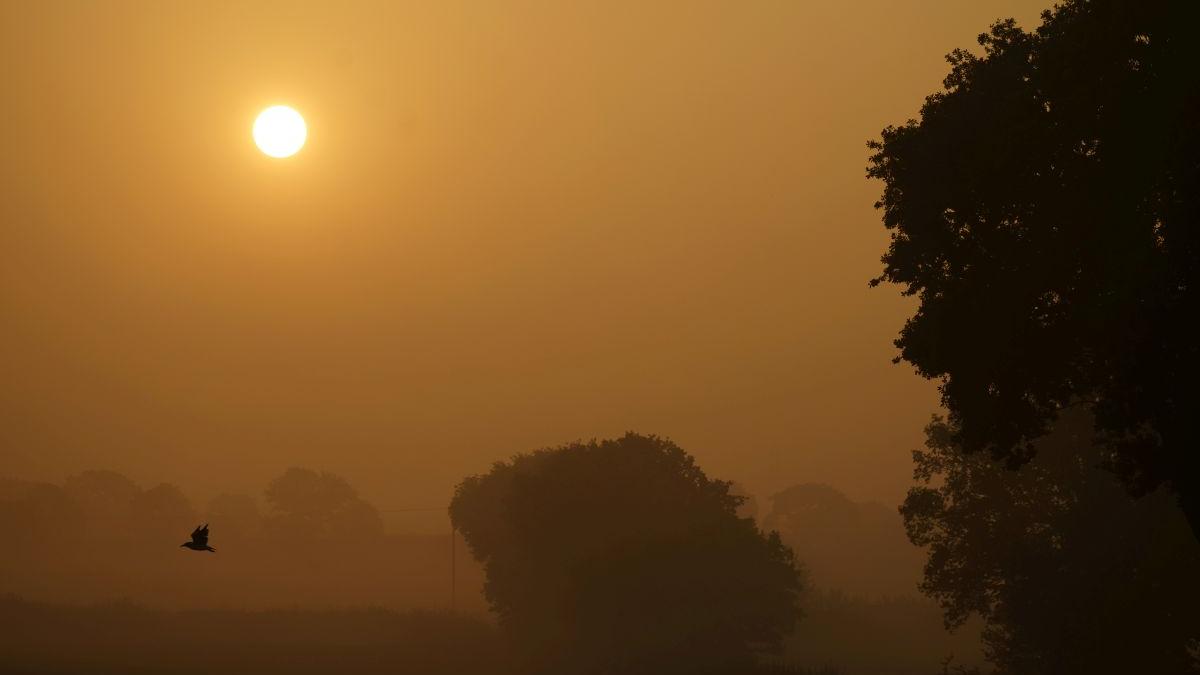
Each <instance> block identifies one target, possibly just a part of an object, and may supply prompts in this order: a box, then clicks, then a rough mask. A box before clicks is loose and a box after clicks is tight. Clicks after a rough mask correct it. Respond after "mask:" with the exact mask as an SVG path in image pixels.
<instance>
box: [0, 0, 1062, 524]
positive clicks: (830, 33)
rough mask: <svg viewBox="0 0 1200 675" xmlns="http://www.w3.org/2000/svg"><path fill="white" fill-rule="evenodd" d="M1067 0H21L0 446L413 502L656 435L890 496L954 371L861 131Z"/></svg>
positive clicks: (3, 269)
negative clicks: (892, 257) (271, 148)
mask: <svg viewBox="0 0 1200 675" xmlns="http://www.w3.org/2000/svg"><path fill="white" fill-rule="evenodd" d="M1047 4H1048V2H1047V1H1046V0H1041V1H1038V2H1034V1H1026V0H1021V1H1019V2H1011V1H1010V2H997V1H975V0H972V1H965V0H944V1H943V0H938V1H933V0H929V1H923V0H910V1H909V2H899V1H895V0H892V1H884V0H868V1H860V2H821V3H816V2H804V1H800V0H794V1H792V2H765V1H763V2H746V1H740V0H739V1H733V0H731V1H728V2H679V3H666V2H663V3H645V2H628V3H626V2H616V3H614V2H550V1H547V2H537V3H526V2H471V3H465V4H455V3H450V2H441V1H439V2H432V1H430V2H424V3H415V4H411V5H409V4H403V3H398V2H380V3H353V2H336V3H333V2H331V3H327V4H326V3H298V2H294V1H289V2H278V3H266V2H257V3H203V4H200V3H183V2H158V1H154V2H144V3H133V2H90V3H84V2H69V3H52V2H36V3H35V2H20V3H18V2H9V3H3V4H2V5H0V64H2V65H0V69H2V71H0V72H2V73H3V77H2V78H0V85H2V87H3V91H2V93H0V148H2V152H0V177H2V180H3V183H2V185H3V187H2V188H0V189H2V194H0V217H2V220H0V383H2V384H0V474H8V475H13V476H17V477H30V478H38V479H44V480H53V481H61V480H62V478H63V477H65V476H66V475H67V474H69V473H74V472H77V471H79V470H81V469H85V468H112V469H116V470H118V471H121V472H123V473H126V474H128V475H129V476H130V477H132V478H134V479H135V480H138V481H140V482H143V483H154V482H158V481H163V480H165V481H169V482H174V483H176V484H179V485H180V486H182V487H183V488H184V490H185V491H187V492H188V493H189V494H190V495H191V496H192V497H193V498H195V499H196V500H197V501H198V502H199V504H200V505H201V506H202V505H203V503H204V501H205V500H206V499H207V498H209V497H211V496H212V495H213V494H215V493H216V492H218V491H221V490H226V489H229V490H237V491H246V492H259V491H260V490H261V488H262V487H263V485H264V484H265V483H266V482H267V480H269V479H270V478H271V477H272V476H274V475H276V474H278V473H280V472H281V471H282V470H283V469H284V468H286V467H288V466H290V465H304V466H309V467H312V468H317V469H326V470H330V471H334V472H337V473H340V474H343V475H344V476H346V477H347V478H348V479H349V480H350V481H351V482H352V483H354V484H355V485H357V486H358V487H359V488H360V489H361V490H362V492H363V493H364V494H365V496H366V497H367V498H368V499H370V500H372V501H373V502H375V503H376V504H377V505H378V506H379V507H380V508H383V509H400V508H405V507H413V506H440V505H443V504H445V503H446V501H447V499H448V497H449V495H450V491H451V489H452V488H453V485H454V484H455V483H456V482H457V481H458V480H459V479H460V478H461V477H462V476H464V475H466V474H469V473H476V472H481V471H484V470H486V469H487V468H488V466H489V464H490V462H492V461H493V460H495V459H499V458H504V457H507V456H508V455H511V454H512V453H514V452H517V451H522V450H528V449H532V448H535V447H540V446H545V445H556V444H559V443H563V442H567V441H571V440H574V439H579V438H590V437H593V436H598V437H610V436H614V435H618V434H620V433H622V432H624V431H626V430H636V431H641V432H646V433H657V434H660V435H664V436H669V437H671V438H672V439H674V440H675V441H677V442H678V443H679V444H680V445H682V446H683V447H684V448H686V449H687V450H689V451H691V452H692V453H693V454H695V455H696V456H697V457H698V458H699V460H700V462H701V464H702V466H703V467H704V468H705V469H707V470H708V471H709V473H710V474H712V475H715V476H718V477H721V478H730V479H737V480H740V481H742V482H743V483H745V484H746V485H747V486H748V487H749V489H750V490H751V491H753V492H756V493H758V494H759V495H762V496H766V495H767V494H769V493H771V492H774V491H776V490H778V489H781V488H783V487H786V486H787V485H790V484H793V483H797V482H807V481H825V482H829V483H832V484H834V485H836V486H838V487H839V488H841V489H843V490H844V491H845V492H847V493H848V494H849V495H851V496H852V497H854V498H858V499H867V498H870V499H879V500H883V501H886V502H889V503H895V502H896V501H898V499H899V498H900V496H901V495H902V494H903V491H904V490H905V489H906V486H907V485H908V484H909V482H910V481H909V472H910V469H909V450H910V449H911V448H913V447H915V446H917V445H918V444H919V443H920V440H921V438H922V434H921V429H922V427H923V425H924V424H925V423H926V421H927V420H928V417H929V415H930V414H931V413H932V412H933V411H934V410H935V408H936V404H937V399H936V391H935V388H934V386H933V385H932V384H930V383H928V382H925V381H923V380H921V379H920V378H918V377H917V376H916V375H914V374H913V373H912V371H911V369H910V368H909V367H907V366H904V365H899V366H897V365H892V363H891V357H892V356H893V355H894V353H895V349H894V348H893V347H892V344H891V340H892V339H893V337H894V335H895V333H896V331H897V330H898V328H899V327H900V326H901V324H902V322H903V319H904V317H905V316H906V315H907V314H908V313H909V312H910V310H911V308H912V304H911V303H910V302H908V301H906V300H904V299H903V298H900V297H899V295H898V292H897V289H896V288H894V287H891V288H879V289H873V290H872V289H869V288H868V287H867V281H868V279H870V278H871V277H872V276H875V275H876V274H877V273H878V271H879V269H880V263H879V256H880V255H881V254H882V253H883V250H884V247H885V246H886V242H887V233H886V231H885V230H884V229H883V227H882V226H881V225H880V221H879V215H878V214H877V212H875V211H874V210H873V209H872V203H873V202H874V201H875V199H876V198H877V197H878V194H879V191H880V186H879V185H878V184H874V183H871V182H869V181H867V180H866V179H865V178H864V167H865V165H866V161H867V155H868V152H867V149H866V148H865V143H866V141H867V140H868V139H871V138H874V137H876V136H877V135H878V132H879V130H880V129H881V128H882V127H883V126H884V125H886V124H889V123H899V122H902V121H904V120H905V119H906V118H908V117H911V116H913V115H915V114H916V111H917V109H918V107H919V105H920V103H921V100H922V98H923V97H924V96H925V95H926V94H929V93H931V92H932V91H934V90H935V89H936V88H937V87H938V86H939V83H940V81H941V79H942V77H943V76H944V75H945V73H946V71H947V66H946V64H945V62H944V60H943V56H944V54H945V53H946V52H948V51H949V50H951V49H953V48H955V47H959V46H964V47H973V46H975V43H974V37H975V35H976V34H977V33H979V32H981V31H983V30H985V29H986V28H987V26H988V24H989V23H990V22H992V21H993V20H995V19H997V18H1001V17H1008V16H1015V17H1016V18H1017V19H1018V21H1019V22H1020V23H1021V24H1022V25H1024V26H1032V25H1033V24H1035V23H1036V19H1037V15H1038V12H1039V11H1040V9H1042V8H1043V7H1045V6H1046V5H1047ZM275 103H285V104H288V105H292V106H294V107H296V108H297V109H298V110H300V112H301V113H302V114H303V115H304V116H305V117H306V119H307V121H308V124H309V141H308V145H307V146H306V147H305V148H304V150H303V151H302V152H301V153H300V154H299V155H297V156H295V157H293V158H291V159H288V160H272V159H269V158H267V157H265V156H263V155H262V154H260V153H259V152H258V151H257V150H256V149H255V147H254V145H253V143H252V141H251V137H250V126H251V124H252V122H253V120H254V116H255V115H256V114H257V112H258V111H259V110H261V109H262V108H264V107H266V106H268V105H271V104H275ZM394 518H395V517H393V523H394V525H396V526H398V527H404V528H409V527H412V528H430V527H435V526H436V527H441V524H442V523H444V516H443V515H442V514H431V515H427V516H420V515H417V516H413V518H412V519H411V521H408V520H406V521H403V522H398V521H395V520H394ZM438 519H440V521H438V522H437V523H436V524H435V523H434V521H435V520H438Z"/></svg>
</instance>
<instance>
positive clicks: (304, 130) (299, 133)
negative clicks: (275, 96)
mask: <svg viewBox="0 0 1200 675" xmlns="http://www.w3.org/2000/svg"><path fill="white" fill-rule="evenodd" d="M307 138H308V127H307V126H305V124H304V118H303V117H301V116H300V113H298V112H296V111H295V110H293V109H292V108H289V107H287V106H286V105H273V106H271V107H270V108H267V109H266V110H264V111H262V112H261V113H259V114H258V119H256V120H254V144H255V145H257V146H258V149H259V150H262V151H263V154H266V155H269V156H271V157H291V156H292V155H294V154H296V153H297V152H300V148H303V147H304V141H305V139H307Z"/></svg>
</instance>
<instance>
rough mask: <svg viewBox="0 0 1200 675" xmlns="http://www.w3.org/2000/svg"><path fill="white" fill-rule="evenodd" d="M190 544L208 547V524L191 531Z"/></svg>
mask: <svg viewBox="0 0 1200 675" xmlns="http://www.w3.org/2000/svg"><path fill="white" fill-rule="evenodd" d="M192 543H193V544H197V545H199V546H208V523H205V524H203V525H201V526H200V527H197V528H196V529H195V530H192Z"/></svg>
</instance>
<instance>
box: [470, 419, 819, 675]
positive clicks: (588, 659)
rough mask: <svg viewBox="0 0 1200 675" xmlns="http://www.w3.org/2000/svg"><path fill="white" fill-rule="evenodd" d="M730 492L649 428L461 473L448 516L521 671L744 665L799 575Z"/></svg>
mask: <svg viewBox="0 0 1200 675" xmlns="http://www.w3.org/2000/svg"><path fill="white" fill-rule="evenodd" d="M740 501H741V500H740V498H738V497H735V496H732V495H730V494H729V484H728V483H725V482H722V481H717V480H711V479H709V478H708V477H707V476H705V474H704V473H703V472H702V471H701V470H700V469H699V467H697V466H696V464H695V462H694V461H693V460H692V458H691V457H690V456H689V455H688V454H687V453H685V452H684V451H683V450H681V449H680V448H679V447H677V446H676V445H674V444H673V443H671V442H669V441H666V440H663V439H660V438H656V437H653V436H639V435H635V434H627V435H626V436H624V437H622V438H620V439H617V440H610V441H603V442H595V441H593V442H591V443H574V444H571V445H566V446H563V447H560V448H557V449H552V450H542V451H538V452H534V453H531V454H525V455H519V456H517V457H515V458H514V459H512V460H511V461H508V462H500V463H497V464H496V465H495V466H494V467H493V468H492V471H491V472H490V473H488V474H487V475H483V476H474V477H471V478H467V479H466V480H464V481H463V482H462V483H461V484H460V485H459V486H458V489H457V491H456V493H455V496H454V500H453V502H452V504H451V506H450V514H451V517H452V519H453V522H454V525H455V527H457V528H458V530H459V531H460V532H462V534H463V536H464V537H465V538H466V540H467V543H468V544H469V545H470V547H471V551H472V553H473V554H474V556H475V557H476V558H477V559H478V560H480V561H481V562H482V563H483V564H484V565H485V567H486V572H487V582H486V587H485V591H486V593H487V597H488V600H489V601H490V603H491V605H492V607H493V609H494V610H495V611H496V612H497V614H498V615H499V618H500V622H501V625H502V626H503V627H504V628H505V629H506V631H507V632H508V634H509V635H510V636H511V637H512V638H514V642H515V644H516V645H517V647H518V649H519V653H520V654H521V655H522V656H524V657H526V658H527V659H529V665H531V666H532V668H533V669H538V668H540V669H544V670H545V671H548V672H568V671H587V672H622V673H639V672H681V671H692V670H695V669H696V668H718V667H723V666H727V665H731V664H743V665H744V664H745V662H746V661H748V660H749V659H750V658H751V656H752V655H753V654H754V653H755V652H756V651H767V650H771V649H774V648H778V647H779V645H780V641H781V639H782V637H783V635H784V634H785V633H787V632H788V631H790V629H791V627H792V624H793V623H794V621H795V619H796V618H797V613H798V609H797V594H798V592H799V591H800V587H801V579H800V575H799V571H798V570H797V567H796V565H795V563H794V561H793V559H792V554H791V551H790V550H788V549H787V547H785V546H784V545H783V544H782V543H781V542H780V540H779V537H778V536H777V535H775V534H771V535H770V536H765V535H763V534H762V533H761V532H759V530H758V529H757V527H756V526H755V525H754V522H753V521H752V520H751V519H748V518H740V517H738V515H737V513H736V509H737V506H738V504H739V502H740Z"/></svg>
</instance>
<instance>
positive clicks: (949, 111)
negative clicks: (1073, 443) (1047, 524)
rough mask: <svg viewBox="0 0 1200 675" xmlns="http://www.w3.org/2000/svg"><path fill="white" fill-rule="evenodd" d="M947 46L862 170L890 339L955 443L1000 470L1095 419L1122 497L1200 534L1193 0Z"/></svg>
mask: <svg viewBox="0 0 1200 675" xmlns="http://www.w3.org/2000/svg"><path fill="white" fill-rule="evenodd" d="M1043 18H1044V24H1043V25H1042V26H1041V27H1040V28H1039V29H1037V31H1036V32H1032V33H1030V32H1026V31H1023V30H1021V29H1020V28H1018V27H1016V25H1015V24H1014V23H1013V22H1012V21H1011V20H1010V21H1004V22H1000V23H998V24H996V25H995V26H993V27H992V29H991V32H990V33H988V34H985V35H981V36H980V38H979V41H980V43H981V44H982V45H983V48H984V54H983V55H982V56H975V55H972V54H971V53H969V52H967V51H963V50H958V51H955V52H954V53H952V54H951V55H950V56H949V57H948V58H949V61H950V63H951V66H952V70H951V73H950V75H949V76H948V77H947V78H946V80H945V90H944V91H942V92H939V93H936V94H934V95H932V96H930V97H928V99H926V101H925V104H924V106H923V107H922V109H921V116H920V120H919V121H916V120H914V121H910V122H908V123H907V124H905V125H903V126H900V127H889V128H887V129H885V130H884V132H883V137H882V140H881V141H880V142H876V143H872V144H871V146H872V148H874V150H875V154H874V155H873V157H872V158H871V163H870V167H869V169H868V175H869V176H871V177H874V178H878V179H880V180H882V181H883V182H884V184H885V187H884V192H883V198H882V199H881V201H880V202H879V204H878V206H880V207H881V208H882V209H883V218H884V223H885V224H886V225H887V227H888V228H889V229H890V230H892V240H891V246H890V248H889V249H888V252H887V254H886V255H885V256H884V258H883V262H884V265H885V268H884V272H883V274H882V275H881V276H880V277H879V278H878V279H876V280H875V281H874V283H879V282H880V281H888V282H893V283H897V284H901V285H903V286H904V289H905V293H906V294H909V295H916V296H918V297H919V299H920V307H919V309H918V310H917V312H916V314H915V315H914V316H913V317H912V318H911V319H910V320H909V321H908V323H907V324H906V325H905V327H904V329H903V331H902V332H901V334H900V337H899V339H898V340H897V342H896V344H897V346H898V347H899V348H900V349H901V352H900V358H903V359H904V360H907V361H909V362H911V363H912V364H914V365H915V366H916V367H917V369H918V370H919V372H920V373H921V374H923V375H924V376H926V377H930V378H939V379H940V380H941V382H942V386H941V390H942V396H943V403H944V404H945V406H946V407H947V408H948V410H949V411H950V414H951V419H952V420H953V421H954V422H955V426H954V432H953V433H954V436H955V442H956V443H958V444H959V445H961V447H962V448H963V449H964V450H966V451H969V452H970V451H977V450H989V451H990V452H991V453H992V454H993V455H994V456H996V457H998V458H1005V459H1007V460H1008V463H1009V464H1010V465H1012V466H1016V465H1019V464H1021V463H1023V462H1025V461H1027V460H1028V458H1029V457H1030V455H1031V454H1032V452H1033V450H1034V448H1033V445H1032V440H1033V439H1035V438H1037V437H1038V436H1040V435H1041V434H1042V433H1043V432H1044V431H1045V430H1046V429H1047V428H1048V427H1049V425H1051V424H1052V422H1053V420H1054V418H1055V417H1056V416H1057V415H1058V414H1059V411H1061V410H1062V409H1063V408H1064V407H1066V406H1068V405H1073V404H1076V403H1078V404H1081V405H1084V406H1086V407H1088V408H1090V409H1091V411H1092V412H1093V413H1094V418H1095V423H1096V425H1097V428H1098V429H1099V430H1100V431H1101V432H1102V435H1103V440H1104V442H1106V443H1108V444H1110V446H1111V447H1113V448H1115V449H1116V450H1117V452H1116V453H1115V454H1114V455H1113V456H1112V461H1113V465H1114V466H1115V467H1116V468H1117V469H1119V471H1120V473H1121V475H1122V476H1123V477H1124V478H1125V480H1126V483H1127V485H1128V486H1129V487H1130V488H1131V489H1132V490H1133V491H1134V493H1135V494H1144V493H1147V492H1150V491H1151V490H1153V489H1155V488H1156V487H1158V486H1159V485H1162V484H1167V485H1169V486H1170V487H1171V488H1173V489H1174V490H1175V492H1176V494H1177V495H1178V497H1179V499H1180V502H1181V504H1182V506H1183V507H1184V509H1185V511H1186V513H1187V515H1188V518H1189V521H1190V523H1191V525H1192V528H1193V530H1194V531H1195V533H1196V534H1197V535H1200V454H1198V453H1197V452H1196V444H1197V438H1196V431H1195V429H1196V427H1195V425H1194V424H1193V417H1194V413H1195V411H1196V410H1197V409H1200V393H1198V392H1200V390H1198V389H1197V388H1196V384H1195V383H1196V381H1197V379H1198V375H1200V345H1198V343H1197V341H1196V339H1195V337H1194V331H1193V330H1192V329H1189V328H1187V326H1188V325H1190V322H1191V321H1192V320H1194V317H1195V316H1196V315H1197V314H1198V312H1197V310H1198V309H1200V279H1198V278H1197V274H1198V271H1200V227H1198V225H1200V222H1198V220H1200V159H1198V158H1200V50H1197V49H1196V47H1195V35H1194V31H1195V27H1196V26H1197V25H1200V3H1196V2H1180V1H1178V0H1093V1H1087V0H1068V1H1066V2H1063V3H1062V4H1060V5H1058V6H1057V7H1056V8H1055V9H1054V10H1053V11H1049V12H1046V13H1045V14H1044V15H1043Z"/></svg>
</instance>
